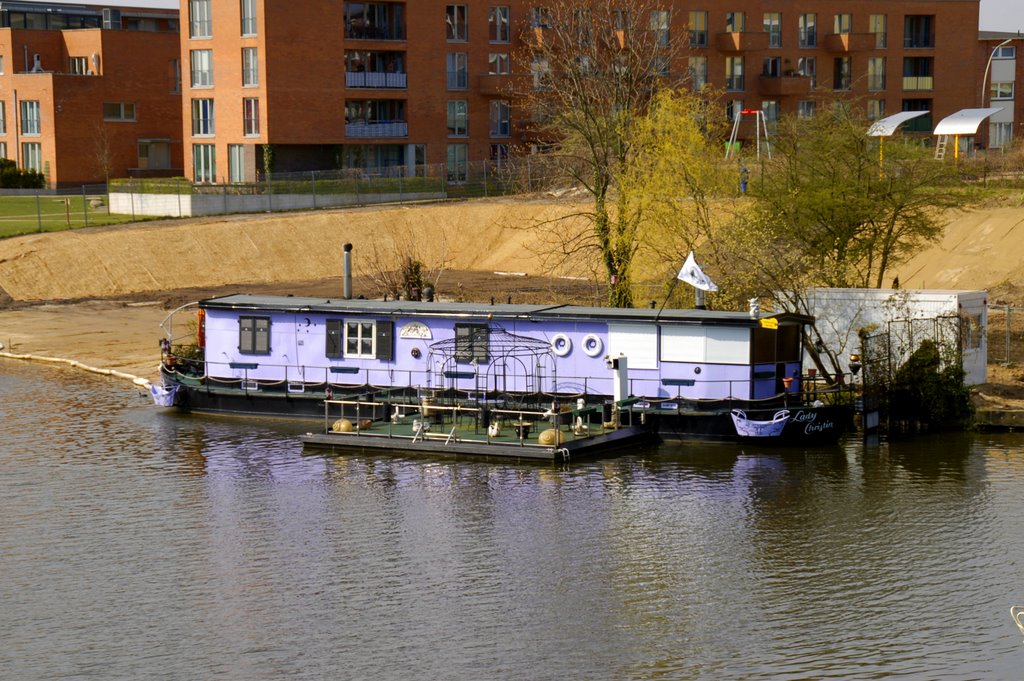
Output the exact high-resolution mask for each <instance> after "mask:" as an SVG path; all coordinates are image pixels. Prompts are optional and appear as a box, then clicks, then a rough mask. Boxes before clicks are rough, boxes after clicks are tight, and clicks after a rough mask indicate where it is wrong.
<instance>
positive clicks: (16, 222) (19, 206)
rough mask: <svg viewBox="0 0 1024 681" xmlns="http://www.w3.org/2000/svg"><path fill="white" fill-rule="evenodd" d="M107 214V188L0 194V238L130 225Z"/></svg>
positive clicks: (109, 213) (87, 186) (41, 190)
mask: <svg viewBox="0 0 1024 681" xmlns="http://www.w3.org/2000/svg"><path fill="white" fill-rule="evenodd" d="M131 219H132V218H131V216H127V215H117V214H112V213H111V212H110V204H109V201H108V199H107V186H106V185H103V184H98V185H82V186H80V187H75V188H64V189H4V190H0V238H4V237H10V236H18V235H22V234H32V233H38V232H59V231H62V230H66V229H77V228H80V227H93V226H98V225H109V224H114V223H120V222H129V221H130V220H131Z"/></svg>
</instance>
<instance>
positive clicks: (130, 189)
mask: <svg viewBox="0 0 1024 681" xmlns="http://www.w3.org/2000/svg"><path fill="white" fill-rule="evenodd" d="M128 200H129V201H130V202H131V204H132V221H133V222H134V221H135V180H134V179H133V180H132V181H131V182H129V183H128Z"/></svg>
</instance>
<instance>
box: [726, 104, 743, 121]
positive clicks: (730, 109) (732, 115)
mask: <svg viewBox="0 0 1024 681" xmlns="http://www.w3.org/2000/svg"><path fill="white" fill-rule="evenodd" d="M742 111H743V100H742V99H730V100H729V101H727V102H726V103H725V117H726V118H727V119H729V120H730V121H734V120H736V119H737V118H739V116H740V113H741V112H742Z"/></svg>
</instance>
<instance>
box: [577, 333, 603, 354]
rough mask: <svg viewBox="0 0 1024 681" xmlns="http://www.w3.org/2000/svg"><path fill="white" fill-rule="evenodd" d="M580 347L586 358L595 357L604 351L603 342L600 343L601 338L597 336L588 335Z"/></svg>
mask: <svg viewBox="0 0 1024 681" xmlns="http://www.w3.org/2000/svg"><path fill="white" fill-rule="evenodd" d="M580 347H581V348H583V352H584V353H585V354H586V355H587V357H597V356H598V355H600V354H601V352H602V351H604V342H602V341H601V337H600V336H598V335H597V334H593V333H588V334H587V335H586V336H584V337H583V340H582V341H581V342H580Z"/></svg>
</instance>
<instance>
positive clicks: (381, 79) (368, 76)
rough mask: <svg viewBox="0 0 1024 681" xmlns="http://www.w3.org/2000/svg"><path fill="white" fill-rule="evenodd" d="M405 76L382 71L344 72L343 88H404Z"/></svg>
mask: <svg viewBox="0 0 1024 681" xmlns="http://www.w3.org/2000/svg"><path fill="white" fill-rule="evenodd" d="M406 75H407V74H404V73H386V72H383V71H381V72H376V71H346V72H345V87H373V88H405V87H406Z"/></svg>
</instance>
